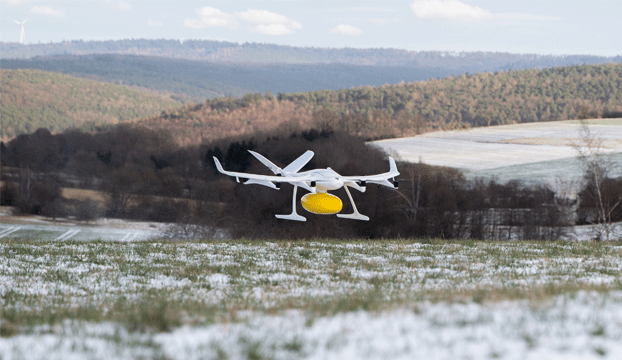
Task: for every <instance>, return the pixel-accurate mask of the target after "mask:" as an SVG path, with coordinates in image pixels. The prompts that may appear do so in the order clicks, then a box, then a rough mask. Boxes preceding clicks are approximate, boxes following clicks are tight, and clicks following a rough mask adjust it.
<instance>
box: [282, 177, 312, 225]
mask: <svg viewBox="0 0 622 360" xmlns="http://www.w3.org/2000/svg"><path fill="white" fill-rule="evenodd" d="M297 190H298V186H296V185H294V196H292V213H291V214H289V215H274V216H276V217H277V218H279V219H284V220H295V221H307V219H306V218H305V217H304V216H300V215H298V213H296V191H297Z"/></svg>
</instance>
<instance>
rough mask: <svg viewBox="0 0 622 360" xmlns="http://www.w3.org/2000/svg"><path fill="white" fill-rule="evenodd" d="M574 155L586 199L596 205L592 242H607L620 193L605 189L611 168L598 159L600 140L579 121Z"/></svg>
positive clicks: (600, 156) (601, 150) (602, 158)
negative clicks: (579, 164)
mask: <svg viewBox="0 0 622 360" xmlns="http://www.w3.org/2000/svg"><path fill="white" fill-rule="evenodd" d="M573 147H574V149H575V151H577V153H578V154H579V159H580V161H581V162H582V164H583V166H584V167H585V171H586V172H585V181H586V182H587V183H586V185H585V186H586V190H587V192H588V195H589V196H591V197H592V198H593V200H594V202H595V204H596V208H597V217H596V221H591V222H592V223H593V224H594V225H596V232H597V234H596V238H599V239H602V238H603V235H604V238H605V240H610V239H611V236H612V235H613V231H614V224H612V223H611V214H612V213H613V212H614V210H615V209H616V208H617V207H618V206H619V205H620V203H621V202H622V191H621V190H622V189H615V190H613V191H612V189H607V188H608V186H607V185H608V178H609V176H608V175H609V173H610V172H611V170H612V167H613V164H612V163H611V161H609V160H608V159H607V158H605V157H603V156H602V152H603V140H602V139H601V138H598V137H596V136H595V135H594V134H593V133H592V131H591V130H590V127H589V125H588V124H587V122H585V121H583V120H582V121H581V129H580V137H579V142H575V143H574V144H573Z"/></svg>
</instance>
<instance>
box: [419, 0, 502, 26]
mask: <svg viewBox="0 0 622 360" xmlns="http://www.w3.org/2000/svg"><path fill="white" fill-rule="evenodd" d="M410 9H411V10H412V12H413V13H414V14H415V16H416V17H418V18H420V19H447V20H462V21H477V20H482V19H486V18H489V17H491V15H492V14H491V13H490V12H489V11H488V10H484V9H482V8H479V7H477V6H472V5H468V4H465V3H463V2H461V1H458V0H416V1H414V2H413V3H412V4H410Z"/></svg>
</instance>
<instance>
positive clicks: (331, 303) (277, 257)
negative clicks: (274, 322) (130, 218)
mask: <svg viewBox="0 0 622 360" xmlns="http://www.w3.org/2000/svg"><path fill="white" fill-rule="evenodd" d="M620 258H622V243H604V242H576V243H566V242H491V241H446V240H435V239H428V240H425V241H409V240H383V241H359V242H348V241H338V240H318V241H305V242H293V241H284V242H260V241H231V242H211V241H194V242H189V241H186V242H177V241H155V240H154V241H144V242H136V243H121V242H103V241H91V242H83V241H63V242H54V241H45V240H41V241H38V240H27V239H21V240H15V239H3V240H2V241H0V284H2V286H0V303H2V307H1V308H0V324H1V325H2V326H1V328H0V334H2V336H12V335H14V334H16V333H19V332H25V331H28V329H29V328H31V327H32V326H35V325H38V324H56V323H58V322H60V321H63V320H65V319H77V320H84V321H92V322H101V321H114V322H118V323H121V324H124V325H125V327H126V328H127V329H128V330H131V331H144V332H166V331H170V330H172V329H174V328H176V327H178V326H180V325H184V324H188V325H197V324H212V323H220V322H228V321H237V320H238V319H239V316H238V314H239V313H240V312H245V311H247V310H251V311H254V312H259V313H266V314H274V313H279V312H282V311H285V310H289V309H299V310H302V311H304V312H305V313H307V314H309V315H308V316H309V322H310V323H312V322H313V319H314V318H316V317H318V316H325V315H334V314H337V313H342V312H349V311H356V310H367V311H372V312H380V311H386V310H391V309H394V308H412V309H415V310H416V308H417V304H418V303H420V302H422V301H428V302H456V301H459V302H470V301H472V302H475V303H484V302H498V301H502V300H517V299H522V300H527V301H529V302H532V303H535V304H539V303H542V302H546V301H548V300H549V299H551V298H553V297H555V296H557V295H560V294H568V293H575V292H578V291H596V292H609V291H616V290H617V291H620V290H622V277H621V275H620V274H621V273H622V263H621V262H620V261H619V259H620ZM603 331H604V329H594V331H593V334H595V335H594V336H597V335H598V334H600V333H602V332H603ZM288 346H291V347H292V349H295V348H299V345H298V344H295V343H292V344H290V345H288ZM249 349H251V350H252V346H251V347H249ZM248 355H249V357H251V356H254V355H253V354H251V353H249V354H248Z"/></svg>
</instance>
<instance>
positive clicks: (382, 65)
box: [0, 39, 622, 101]
mask: <svg viewBox="0 0 622 360" xmlns="http://www.w3.org/2000/svg"><path fill="white" fill-rule="evenodd" d="M0 54H2V57H3V59H2V60H1V67H2V68H5V69H40V70H45V71H54V72H61V73H64V74H68V75H72V76H77V77H84V78H88V79H94V80H98V81H106V82H111V83H115V84H123V85H130V86H138V87H142V88H146V89H150V90H152V91H156V92H158V93H160V94H164V95H167V96H171V97H173V98H175V99H178V100H181V101H184V100H192V101H203V100H204V99H213V98H217V97H222V96H234V97H241V96H243V95H245V94H248V93H258V92H259V93H265V92H271V93H273V94H277V93H292V92H306V91H316V90H338V89H344V88H351V87H358V86H365V85H369V86H380V85H384V84H397V83H399V82H401V81H404V82H412V81H421V80H430V79H434V78H443V77H446V76H450V75H456V76H457V75H461V74H465V73H469V74H474V73H477V72H496V71H509V70H518V69H529V68H535V69H542V68H550V67H556V66H570V65H584V64H603V63H611V62H622V57H621V56H618V57H603V56H590V55H568V56H551V55H533V54H526V55H525V54H509V53H493V52H461V53H452V52H443V51H419V52H418V51H407V50H399V49H351V48H343V49H330V48H307V47H291V46H281V45H271V44H248V43H247V44H236V43H230V42H220V41H209V40H188V41H184V42H179V41H177V40H145V39H139V40H118V41H71V42H62V43H49V44H29V45H22V44H16V43H2V42H0Z"/></svg>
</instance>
